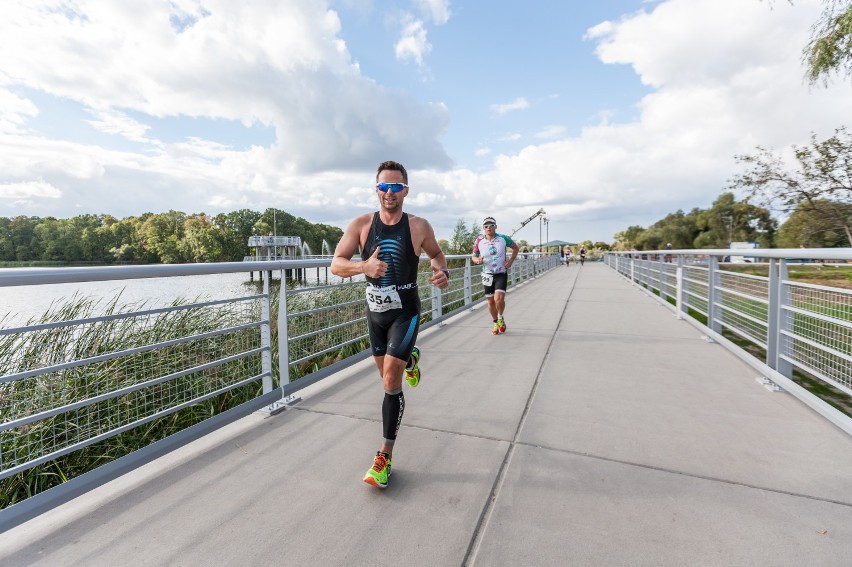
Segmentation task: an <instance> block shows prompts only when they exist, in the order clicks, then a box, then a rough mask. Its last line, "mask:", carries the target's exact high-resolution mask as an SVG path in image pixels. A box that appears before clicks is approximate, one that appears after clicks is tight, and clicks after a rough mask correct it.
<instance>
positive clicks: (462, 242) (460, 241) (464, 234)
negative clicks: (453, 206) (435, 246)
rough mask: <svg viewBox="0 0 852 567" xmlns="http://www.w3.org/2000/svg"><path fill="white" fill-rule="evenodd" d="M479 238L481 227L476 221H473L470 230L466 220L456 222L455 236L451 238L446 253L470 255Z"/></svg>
mask: <svg viewBox="0 0 852 567" xmlns="http://www.w3.org/2000/svg"><path fill="white" fill-rule="evenodd" d="M477 236H479V225H478V224H477V222H476V221H475V220H474V221H471V223H470V228H468V227H467V225H465V222H464V219H459V220H458V221H456V227H455V228H454V229H453V235H452V237H450V242H449V244H448V246H447V248H446V249H445V250H444V252H445V253H446V254H470V252H471V250H473V243H474V242H476V237H477Z"/></svg>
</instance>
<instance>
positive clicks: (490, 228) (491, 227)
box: [482, 222, 497, 240]
mask: <svg viewBox="0 0 852 567" xmlns="http://www.w3.org/2000/svg"><path fill="white" fill-rule="evenodd" d="M482 231H483V232H484V233H485V236H486V237H487V238H488V239H489V240H491V239H492V238H494V235H495V234H497V225H496V224H494V223H491V222H489V223H485V224H484V225H482Z"/></svg>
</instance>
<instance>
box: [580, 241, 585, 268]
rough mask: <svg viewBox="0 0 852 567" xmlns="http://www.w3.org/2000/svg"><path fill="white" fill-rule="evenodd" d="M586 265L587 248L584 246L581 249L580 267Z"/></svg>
mask: <svg viewBox="0 0 852 567" xmlns="http://www.w3.org/2000/svg"><path fill="white" fill-rule="evenodd" d="M585 263H586V247H585V246H583V247H582V248H580V265H581V266H582V265H583V264H585Z"/></svg>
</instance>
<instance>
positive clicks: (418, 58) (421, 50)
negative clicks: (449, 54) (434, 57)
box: [394, 20, 432, 66]
mask: <svg viewBox="0 0 852 567" xmlns="http://www.w3.org/2000/svg"><path fill="white" fill-rule="evenodd" d="M400 35H401V37H400V38H399V41H397V42H396V44H395V45H394V53H395V54H396V58H397V59H399V60H400V61H414V62H415V63H417V65H418V66H423V58H424V57H425V56H426V55H428V54H429V52H430V51H432V44H431V43H429V40H428V39H427V37H426V36H427V32H426V29H425V28H424V27H423V22H421V21H420V20H409V21H407V22H406V23H405V25H404V26H403V28H402V32H401V34H400Z"/></svg>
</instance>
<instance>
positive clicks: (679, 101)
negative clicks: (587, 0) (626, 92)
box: [457, 0, 852, 240]
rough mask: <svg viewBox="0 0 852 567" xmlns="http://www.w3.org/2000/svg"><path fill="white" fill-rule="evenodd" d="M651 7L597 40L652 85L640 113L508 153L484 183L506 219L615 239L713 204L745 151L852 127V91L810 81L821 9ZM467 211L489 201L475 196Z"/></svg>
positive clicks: (701, 2) (592, 34)
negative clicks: (808, 56)
mask: <svg viewBox="0 0 852 567" xmlns="http://www.w3.org/2000/svg"><path fill="white" fill-rule="evenodd" d="M650 9H651V11H649V12H640V13H636V14H633V15H631V16H629V17H626V18H624V19H622V20H620V21H618V22H607V23H604V24H601V25H599V26H596V27H595V28H593V29H592V30H590V31H589V33H588V37H589V38H592V39H595V40H596V41H598V42H599V45H598V49H597V53H598V55H599V57H601V59H602V60H603V61H604V62H606V63H609V64H625V65H630V66H632V68H633V69H634V70H635V71H636V72H637V74H638V75H639V78H640V79H641V80H642V82H643V83H644V84H646V85H650V86H652V87H653V90H652V91H651V92H650V93H649V94H648V95H647V96H645V97H644V98H642V99H641V100H640V101H638V106H637V108H638V111H639V115H638V118H637V119H636V120H635V121H632V122H621V123H617V122H615V121H614V115H612V114H610V113H609V112H608V111H602V112H601V113H600V115H599V117H600V123H599V124H597V125H595V126H589V127H587V128H585V129H584V130H583V131H582V133H581V134H580V135H579V136H577V137H574V138H566V139H561V140H559V141H554V142H551V143H545V144H540V145H530V146H527V147H525V148H524V149H523V150H522V151H520V152H519V153H517V154H507V155H501V156H498V157H496V158H495V161H494V168H493V169H492V170H491V171H489V172H487V173H484V174H482V175H479V176H477V178H476V180H475V181H473V182H472V183H473V185H475V186H480V187H488V188H489V195H490V197H489V198H490V199H492V201H493V203H494V206H495V208H499V209H502V210H505V211H508V212H509V215H508V216H507V219H512V218H513V217H514V219H517V220H518V221H519V220H521V219H523V218H525V217H526V216H528V215H529V214H530V213H532V212H534V211H535V210H537V208H539V207H544V208H545V209H546V210H547V213H548V217H549V218H550V219H551V223H550V231H551V236H552V235H553V234H554V233H556V232H555V231H557V230H560V231H562V232H561V234H563V235H564V236H565V237H569V238H575V239H584V238H587V237H589V238H593V239H601V240H611V238H612V235H613V234H614V233H615V232H616V231H618V230H623V229H624V228H627V227H628V226H630V225H631V224H640V225H642V226H649V225H650V224H651V223H653V222H655V221H657V220H659V219H661V218H663V217H664V216H665V215H666V214H668V213H671V212H674V211H676V210H677V209H679V208H680V209H683V210H686V211H688V210H690V209H691V208H693V207H701V208H707V207H709V206H710V205H711V203H712V201H713V200H715V199H716V198H717V197H718V196H719V195H720V194H721V193H722V192H723V191H725V190H726V188H727V184H728V179H730V178H731V177H732V175H733V174H734V173H735V172H736V171H737V164H736V162H735V160H734V155H736V154H744V153H750V152H753V151H754V149H755V147H756V146H757V145H764V146H769V147H775V148H786V147H789V146H790V145H792V144H799V145H801V144H806V143H808V139H809V135H810V132H811V131H815V132H817V133H818V135H819V136H823V137H825V136H828V135H830V134H831V133H833V130H834V128H836V127H838V126H840V125H842V124H844V123H845V121H848V117H849V111H848V108H849V100H852V88H850V85H848V84H844V85H834V86H833V87H832V88H830V89H809V88H808V86H807V85H806V84H805V83H804V81H803V73H804V71H803V68H802V66H801V61H800V57H801V48H802V46H803V45H804V44H805V43H806V42H807V39H808V35H809V25H810V23H811V22H813V21H815V19H816V17H817V16H818V15H819V10H820V3H819V2H818V1H817V0H802V1H801V2H796V3H795V5H794V6H790V5H788V4H776V5H775V7H774V9H770V7H769V6H767V5H766V3H760V2H749V3H742V2H740V1H738V0H668V1H665V2H660V3H659V4H657V5H655V6H653V7H651V8H650ZM461 195H463V194H461ZM467 206H468V207H470V208H472V209H477V208H478V207H479V206H480V205H479V203H478V202H477V200H476V199H475V198H473V197H471V198H469V199H468V200H467ZM457 207H458V208H459V209H461V210H464V209H465V206H464V205H457ZM483 212H486V211H483ZM501 216H502V215H501ZM504 225H505V222H504ZM533 232H534V231H533ZM525 234H526V231H525ZM557 234H558V233H557ZM591 235H594V236H591ZM527 238H529V236H527ZM537 238H538V235H537V234H536V235H534V239H537Z"/></svg>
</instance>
